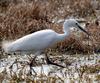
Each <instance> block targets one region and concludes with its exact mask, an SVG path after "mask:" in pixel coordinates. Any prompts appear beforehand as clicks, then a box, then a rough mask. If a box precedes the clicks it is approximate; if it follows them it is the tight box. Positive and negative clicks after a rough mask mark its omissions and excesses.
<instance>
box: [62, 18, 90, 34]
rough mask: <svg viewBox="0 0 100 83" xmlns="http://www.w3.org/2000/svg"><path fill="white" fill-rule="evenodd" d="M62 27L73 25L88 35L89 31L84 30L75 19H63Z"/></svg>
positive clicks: (66, 28)
mask: <svg viewBox="0 0 100 83" xmlns="http://www.w3.org/2000/svg"><path fill="white" fill-rule="evenodd" d="M63 27H64V31H66V30H68V29H69V28H72V27H75V28H78V29H80V30H81V31H83V32H85V33H86V34H87V35H89V33H88V32H87V31H86V30H84V29H83V28H82V27H81V26H80V24H79V23H78V21H76V20H75V19H68V20H65V22H64V25H63Z"/></svg>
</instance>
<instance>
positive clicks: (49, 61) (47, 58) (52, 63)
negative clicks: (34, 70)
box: [46, 54, 65, 68]
mask: <svg viewBox="0 0 100 83" xmlns="http://www.w3.org/2000/svg"><path fill="white" fill-rule="evenodd" d="M46 61H47V64H51V65H56V66H58V67H62V68H65V67H64V66H62V65H59V64H57V63H54V62H52V61H51V60H50V59H49V57H48V56H47V54H46Z"/></svg>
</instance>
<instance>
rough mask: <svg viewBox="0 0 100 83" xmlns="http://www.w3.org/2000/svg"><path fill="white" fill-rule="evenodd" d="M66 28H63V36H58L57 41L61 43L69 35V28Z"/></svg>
mask: <svg viewBox="0 0 100 83" xmlns="http://www.w3.org/2000/svg"><path fill="white" fill-rule="evenodd" d="M67 27H68V26H64V27H63V31H64V33H63V34H58V40H59V41H62V40H64V39H65V38H66V37H67V36H69V34H70V28H69V27H68V28H67Z"/></svg>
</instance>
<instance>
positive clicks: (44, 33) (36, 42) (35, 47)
mask: <svg viewBox="0 0 100 83" xmlns="http://www.w3.org/2000/svg"><path fill="white" fill-rule="evenodd" d="M71 27H78V28H80V29H81V30H82V31H84V32H85V33H87V32H86V31H85V30H84V29H82V28H81V26H80V25H79V23H78V22H77V21H76V20H75V19H68V20H65V22H64V25H63V30H64V33H63V34H58V33H56V32H55V31H53V30H51V29H46V30H41V31H37V32H34V33H32V34H29V35H26V36H24V37H22V38H19V39H17V40H15V41H13V42H11V43H10V44H8V45H6V46H5V44H4V43H3V49H4V50H5V51H6V52H8V53H9V52H17V51H19V52H24V51H34V52H42V51H44V50H45V49H46V48H49V47H51V46H53V45H54V44H55V43H57V42H59V41H61V40H64V39H65V37H67V36H68V35H69V34H70V28H71ZM87 34H88V33H87Z"/></svg>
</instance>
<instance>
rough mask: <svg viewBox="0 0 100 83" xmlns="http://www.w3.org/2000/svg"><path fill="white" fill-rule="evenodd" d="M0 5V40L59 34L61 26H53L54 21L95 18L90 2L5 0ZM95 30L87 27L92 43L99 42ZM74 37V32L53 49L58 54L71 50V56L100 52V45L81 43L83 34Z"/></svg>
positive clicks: (85, 0)
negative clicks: (44, 32) (38, 33)
mask: <svg viewBox="0 0 100 83" xmlns="http://www.w3.org/2000/svg"><path fill="white" fill-rule="evenodd" d="M0 6H1V9H0V10H1V14H0V41H2V40H10V39H17V38H20V37H22V36H24V35H27V34H29V33H33V32H35V31H38V30H42V29H47V28H51V29H53V30H55V31H56V32H58V33H62V26H61V25H58V24H56V23H52V19H54V18H57V19H58V18H66V17H67V18H68V17H70V16H75V17H88V16H94V17H95V16H96V15H95V13H96V12H95V9H94V7H93V6H92V5H91V0H76V1H74V0H67V1H66V0H59V1H57V0H47V1H44V2H42V1H41V0H38V1H34V0H33V1H31V0H30V1H28V0H23V1H21V0H16V1H14V0H11V1H10V0H8V1H7V0H5V1H3V2H1V5H0ZM98 8H99V6H98ZM59 10H61V11H59ZM87 10H88V12H87ZM91 23H92V22H91ZM88 27H91V26H90V25H89V26H88ZM95 27H98V28H95V30H96V33H94V32H93V29H92V28H91V29H90V28H89V31H90V33H93V35H94V36H95V38H94V40H95V41H98V42H99V41H100V38H99V37H98V39H96V37H97V36H99V35H97V33H99V31H98V30H100V29H99V28H100V26H95ZM91 30H92V31H91ZM75 34H76V32H75V33H73V34H71V35H70V37H69V38H68V39H66V41H64V42H61V43H59V44H58V45H57V47H55V48H56V49H57V50H58V51H60V52H67V51H68V52H70V51H71V52H72V53H88V52H89V53H91V52H93V51H94V50H100V46H99V43H96V42H94V43H92V46H88V45H87V44H84V43H81V42H83V41H84V40H85V38H87V36H86V35H84V34H83V35H82V36H81V37H77V36H76V35H75ZM79 34H81V33H79ZM87 40H88V39H87ZM87 40H86V41H87ZM94 45H95V47H94ZM91 47H92V48H93V49H91Z"/></svg>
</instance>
